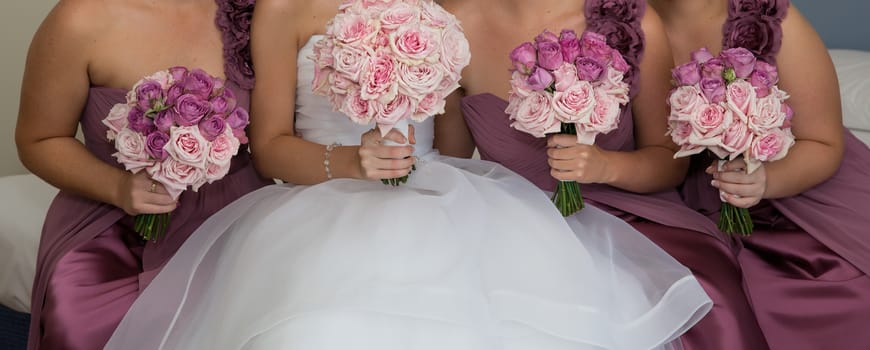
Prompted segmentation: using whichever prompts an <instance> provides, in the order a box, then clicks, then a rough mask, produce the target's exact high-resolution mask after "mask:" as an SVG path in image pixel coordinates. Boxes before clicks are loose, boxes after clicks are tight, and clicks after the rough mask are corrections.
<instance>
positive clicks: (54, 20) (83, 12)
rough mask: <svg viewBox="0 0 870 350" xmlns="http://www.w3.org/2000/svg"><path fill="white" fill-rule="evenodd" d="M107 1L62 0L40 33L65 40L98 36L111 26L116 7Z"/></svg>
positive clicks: (47, 18) (52, 11) (47, 17)
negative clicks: (110, 19)
mask: <svg viewBox="0 0 870 350" xmlns="http://www.w3.org/2000/svg"><path fill="white" fill-rule="evenodd" d="M116 6H117V4H115V3H114V2H112V1H105V0H61V1H59V2H58V3H57V5H55V6H54V8H53V9H52V10H51V12H49V14H48V16H46V18H45V20H44V21H43V22H42V25H41V26H40V31H47V32H50V33H51V34H52V36H60V37H62V38H65V39H69V38H75V37H89V36H92V35H96V34H98V33H100V32H101V31H104V30H105V29H107V27H109V26H110V24H111V23H110V22H109V18H111V16H109V15H110V14H111V13H112V10H113V9H114V7H116Z"/></svg>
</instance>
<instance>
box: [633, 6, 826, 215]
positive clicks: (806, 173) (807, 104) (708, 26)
mask: <svg viewBox="0 0 870 350" xmlns="http://www.w3.org/2000/svg"><path fill="white" fill-rule="evenodd" d="M649 3H650V5H651V6H653V7H654V8H656V10H658V11H659V13H660V14H661V15H662V19H663V22H664V25H665V28H666V30H667V32H668V35H669V37H670V41H671V48H672V51H673V55H674V57H675V58H676V62H677V64H680V63H683V62H685V61H687V60H688V59H689V54H690V52H692V51H694V50H696V49H698V48H700V47H707V48H708V49H709V50H710V52H712V53H714V54H717V53H718V52H719V51H721V50H722V24H724V23H725V20H726V19H727V16H728V13H727V6H728V2H727V1H726V0H703V1H700V0H655V1H649ZM782 32H783V40H782V48H781V50H780V52H779V54H778V55H777V57H776V60H777V68H778V70H779V77H780V81H779V87H780V88H781V89H782V90H784V91H786V92H788V93H789V95H791V98H790V99H789V100H788V103H789V105H790V106H791V107H792V109H794V112H795V114H794V118H793V119H792V132H793V133H794V136H795V145H794V146H793V147H792V148H791V149H790V150H789V151H788V155H786V157H785V158H783V159H781V160H778V161H775V162H770V163H764V165H763V166H762V167H761V168H759V169H758V170H756V171H755V172H753V173H752V174H746V172H745V170H744V168H745V163H744V162H743V161H742V160H736V161H731V162H728V163H727V165H726V166H725V168H724V169H723V170H722V171H718V170H717V169H716V167H715V166H712V165H711V166H710V167H709V168H707V173H710V174H713V177H714V180H713V182H712V185H713V186H714V187H716V188H719V189H720V191H721V192H722V194H723V198H724V199H725V200H727V201H728V202H729V203H731V204H733V205H735V206H737V207H743V208H748V207H751V206H753V205H755V204H758V202H760V201H761V200H762V199H766V198H782V197H788V196H793V195H797V194H800V193H801V192H803V191H806V190H808V189H809V188H811V187H813V186H815V185H817V184H819V183H821V182H823V181H825V180H826V179H827V178H829V177H831V176H832V175H833V174H834V173H835V172H836V171H837V168H838V167H839V164H840V161H841V160H842V157H843V127H842V125H843V122H842V112H841V109H840V108H841V107H840V91H839V84H838V83H837V76H836V72H835V71H834V66H833V63H832V62H831V58H830V56H829V55H828V51H827V50H826V48H825V46H824V44H823V43H822V40H821V39H820V38H819V36H818V34H817V33H816V32H815V30H814V29H813V28H812V26H811V25H810V23H809V22H808V21H807V20H806V18H804V17H803V16H802V15H801V14H800V12H798V10H797V9H796V8H794V7H790V8H789V10H788V13H787V15H786V17H785V20H784V21H783V23H782ZM795 174H800V175H799V176H795Z"/></svg>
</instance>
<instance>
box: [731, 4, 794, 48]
mask: <svg viewBox="0 0 870 350" xmlns="http://www.w3.org/2000/svg"><path fill="white" fill-rule="evenodd" d="M788 7H789V0H730V1H729V2H728V19H727V20H726V21H725V25H724V26H723V27H722V48H723V49H731V48H736V47H742V48H745V49H747V50H749V51H751V52H752V53H754V54H755V55H756V56H758V58H759V59H761V60H763V61H765V62H767V63H770V64H776V54H777V53H779V49H780V46H782V20H783V19H785V15H786V13H788Z"/></svg>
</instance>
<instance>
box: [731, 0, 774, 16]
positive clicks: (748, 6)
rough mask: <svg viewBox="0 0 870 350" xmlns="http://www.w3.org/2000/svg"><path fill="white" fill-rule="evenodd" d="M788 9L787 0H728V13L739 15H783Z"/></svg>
mask: <svg viewBox="0 0 870 350" xmlns="http://www.w3.org/2000/svg"><path fill="white" fill-rule="evenodd" d="M786 11H788V1H787V0H734V1H729V2H728V14H729V15H730V16H732V17H737V16H744V15H745V16H757V15H763V16H769V17H783V16H785V12H786Z"/></svg>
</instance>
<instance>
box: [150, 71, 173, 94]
mask: <svg viewBox="0 0 870 350" xmlns="http://www.w3.org/2000/svg"><path fill="white" fill-rule="evenodd" d="M145 79H147V80H153V81H156V82H157V83H159V84H160V88H161V89H163V90H166V89H168V88H169V86H170V85H172V84H173V83H174V82H175V81H176V79H175V78H173V76H172V74H171V73H170V72H169V71H168V70H162V71H159V72H155V73H154V74H151V75H150V76H148V77H146V78H145Z"/></svg>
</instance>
